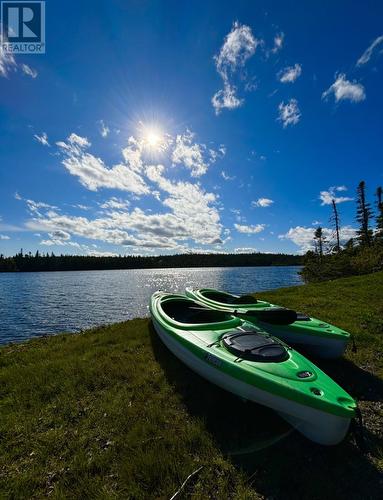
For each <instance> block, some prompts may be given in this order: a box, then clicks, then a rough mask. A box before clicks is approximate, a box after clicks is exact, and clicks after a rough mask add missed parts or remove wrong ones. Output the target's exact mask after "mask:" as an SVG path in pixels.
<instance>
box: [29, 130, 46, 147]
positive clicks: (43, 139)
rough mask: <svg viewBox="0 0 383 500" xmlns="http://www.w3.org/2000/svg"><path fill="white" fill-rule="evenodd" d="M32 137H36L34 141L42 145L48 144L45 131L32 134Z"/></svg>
mask: <svg viewBox="0 0 383 500" xmlns="http://www.w3.org/2000/svg"><path fill="white" fill-rule="evenodd" d="M33 137H34V138H35V139H36V141H38V142H39V143H40V144H42V145H43V146H50V144H49V141H48V135H47V133H46V132H43V133H42V134H41V135H38V134H34V136H33Z"/></svg>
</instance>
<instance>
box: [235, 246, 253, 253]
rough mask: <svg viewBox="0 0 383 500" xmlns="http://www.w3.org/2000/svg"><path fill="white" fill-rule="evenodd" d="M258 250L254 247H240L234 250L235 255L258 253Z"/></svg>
mask: <svg viewBox="0 0 383 500" xmlns="http://www.w3.org/2000/svg"><path fill="white" fill-rule="evenodd" d="M257 252H258V250H257V249H256V248H254V247H239V248H234V253H257Z"/></svg>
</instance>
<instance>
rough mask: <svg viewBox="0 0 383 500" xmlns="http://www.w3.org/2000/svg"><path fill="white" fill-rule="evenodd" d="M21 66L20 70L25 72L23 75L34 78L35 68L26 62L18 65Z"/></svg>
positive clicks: (35, 75)
mask: <svg viewBox="0 0 383 500" xmlns="http://www.w3.org/2000/svg"><path fill="white" fill-rule="evenodd" d="M20 68H21V71H22V72H23V73H24V74H25V75H28V76H30V77H31V78H36V77H37V75H38V73H37V71H36V70H35V69H33V68H31V67H30V66H28V64H22V65H21V66H20Z"/></svg>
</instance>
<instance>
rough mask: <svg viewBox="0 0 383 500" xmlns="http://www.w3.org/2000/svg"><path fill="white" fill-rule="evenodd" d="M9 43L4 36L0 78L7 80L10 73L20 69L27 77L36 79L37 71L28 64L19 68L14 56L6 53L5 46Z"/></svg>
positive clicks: (1, 49) (1, 50)
mask: <svg viewBox="0 0 383 500" xmlns="http://www.w3.org/2000/svg"><path fill="white" fill-rule="evenodd" d="M0 27H1V23H0ZM7 41H8V40H7V39H6V37H5V35H3V40H2V43H1V44H0V76H2V77H3V78H7V77H8V76H9V74H10V72H12V71H14V72H16V71H17V70H18V68H20V69H21V71H22V72H23V73H24V74H25V75H28V76H30V77H32V78H36V76H37V71H36V70H35V69H33V68H31V67H30V66H28V65H27V64H21V65H20V66H19V65H18V64H17V62H16V59H15V57H14V55H13V54H11V53H9V52H6V51H5V50H4V49H3V44H4V43H6V42H7Z"/></svg>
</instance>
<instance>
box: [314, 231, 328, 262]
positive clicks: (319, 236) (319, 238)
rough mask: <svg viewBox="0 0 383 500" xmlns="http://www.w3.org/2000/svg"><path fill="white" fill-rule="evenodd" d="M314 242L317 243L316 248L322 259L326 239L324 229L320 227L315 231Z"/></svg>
mask: <svg viewBox="0 0 383 500" xmlns="http://www.w3.org/2000/svg"><path fill="white" fill-rule="evenodd" d="M314 242H315V248H316V251H317V253H318V254H319V257H322V256H323V247H324V243H325V238H324V236H323V229H322V228H321V227H320V226H319V227H317V228H316V229H315V232H314Z"/></svg>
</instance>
